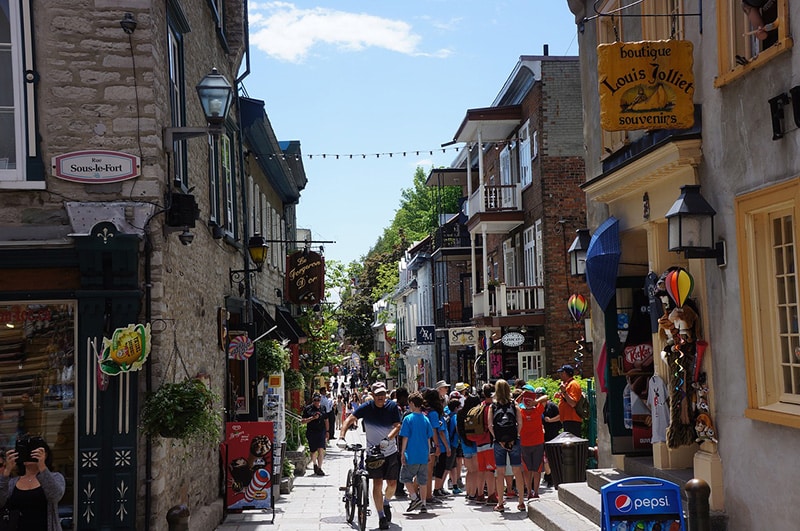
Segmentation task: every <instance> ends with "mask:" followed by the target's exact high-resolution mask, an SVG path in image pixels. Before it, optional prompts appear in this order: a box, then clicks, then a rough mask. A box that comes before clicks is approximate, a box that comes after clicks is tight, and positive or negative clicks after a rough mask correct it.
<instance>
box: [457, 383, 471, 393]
mask: <svg viewBox="0 0 800 531" xmlns="http://www.w3.org/2000/svg"><path fill="white" fill-rule="evenodd" d="M467 389H469V384H468V383H466V382H458V383H457V384H456V391H458V392H462V391H466V390H467Z"/></svg>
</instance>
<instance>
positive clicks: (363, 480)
mask: <svg viewBox="0 0 800 531" xmlns="http://www.w3.org/2000/svg"><path fill="white" fill-rule="evenodd" d="M358 483H359V487H358V491H359V492H358V500H357V502H358V528H359V529H360V530H361V531H365V530H366V529H367V512H369V477H367V476H359V477H358Z"/></svg>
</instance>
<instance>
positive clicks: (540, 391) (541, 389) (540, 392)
mask: <svg viewBox="0 0 800 531" xmlns="http://www.w3.org/2000/svg"><path fill="white" fill-rule="evenodd" d="M533 392H534V393H536V394H537V395H546V394H547V389H545V388H544V387H537V388H536V389H534V390H533Z"/></svg>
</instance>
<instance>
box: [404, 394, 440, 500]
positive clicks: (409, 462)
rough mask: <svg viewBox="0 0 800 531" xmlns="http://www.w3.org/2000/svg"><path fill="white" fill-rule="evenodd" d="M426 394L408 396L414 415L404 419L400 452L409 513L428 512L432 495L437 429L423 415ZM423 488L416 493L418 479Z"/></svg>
mask: <svg viewBox="0 0 800 531" xmlns="http://www.w3.org/2000/svg"><path fill="white" fill-rule="evenodd" d="M422 403H423V400H422V395H421V394H420V393H418V392H415V393H411V395H410V396H409V397H408V407H409V409H410V410H411V413H409V414H408V415H406V417H405V418H404V419H403V424H402V425H401V426H400V436H401V437H402V439H401V440H402V448H401V451H400V463H401V467H400V481H401V482H402V483H405V485H406V489H407V491H408V494H409V496H411V503H410V504H409V505H408V510H407V511H406V512H411V511H414V510H416V509H419V512H421V513H427V512H428V509H427V507H426V505H425V500H426V498H427V494H428V492H427V491H428V453H429V449H430V446H431V443H432V442H433V441H432V439H433V427H431V423H430V421H429V420H428V417H426V416H425V414H424V413H422V411H421V409H422ZM415 479H416V484H417V485H419V492H417V490H416V486H415V483H414V480H415Z"/></svg>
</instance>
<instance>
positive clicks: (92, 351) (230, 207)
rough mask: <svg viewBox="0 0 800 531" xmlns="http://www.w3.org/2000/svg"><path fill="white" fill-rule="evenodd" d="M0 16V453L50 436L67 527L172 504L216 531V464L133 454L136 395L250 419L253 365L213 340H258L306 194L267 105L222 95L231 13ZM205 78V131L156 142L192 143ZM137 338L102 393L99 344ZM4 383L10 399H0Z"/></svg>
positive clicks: (176, 4)
mask: <svg viewBox="0 0 800 531" xmlns="http://www.w3.org/2000/svg"><path fill="white" fill-rule="evenodd" d="M0 6H2V8H3V9H0V41H3V40H7V41H8V42H0V44H7V45H8V46H6V47H5V48H4V49H5V50H10V53H8V54H6V56H7V57H9V56H10V60H9V61H8V62H3V63H2V66H0V78H2V79H7V80H10V82H9V84H8V86H9V87H10V93H11V95H10V96H9V95H8V94H7V92H6V93H4V94H5V96H4V97H5V98H6V100H7V101H4V102H2V103H0V105H3V106H4V107H3V110H2V111H0V113H2V114H0V137H2V138H3V140H0V203H1V204H2V206H3V208H2V209H0V269H2V273H3V274H2V275H0V315H2V316H3V319H4V323H5V324H4V327H5V328H4V330H3V331H2V332H3V333H2V334H0V345H2V346H1V347H0V350H2V352H3V353H4V357H3V358H2V361H0V382H5V383H4V384H0V385H1V386H2V387H3V389H0V392H2V393H3V397H4V398H3V399H4V409H5V411H6V412H7V414H6V416H5V418H6V419H12V420H7V422H4V423H2V426H0V433H2V435H1V437H2V444H3V445H4V446H5V445H9V444H13V441H14V440H15V438H16V437H17V436H18V435H20V434H21V433H24V432H30V433H40V434H42V435H44V436H45V438H46V439H47V440H48V442H49V443H50V445H51V446H52V447H53V450H54V457H56V462H55V465H54V466H55V467H56V468H57V469H58V470H59V471H60V472H62V473H64V474H65V476H66V477H67V486H68V489H67V494H66V495H65V497H64V499H63V500H62V506H63V507H62V508H61V510H62V514H63V515H64V517H65V519H66V518H70V519H71V520H72V522H73V525H74V528H75V529H101V528H102V529H107V528H112V527H113V528H115V529H166V520H165V515H166V513H167V511H168V509H169V508H170V507H172V506H174V505H177V504H186V505H187V506H188V507H189V508H190V510H191V512H192V514H193V517H192V528H193V529H211V528H213V527H214V525H216V523H218V522H219V521H220V519H221V516H222V501H221V494H222V492H223V488H224V485H223V484H224V480H223V477H224V476H223V467H222V465H221V462H220V457H219V455H220V452H219V449H218V448H217V446H216V445H202V444H198V443H190V444H189V446H188V447H184V446H182V445H181V444H175V443H174V442H173V441H171V440H170V439H164V438H161V437H153V438H148V437H145V436H144V435H142V433H141V431H140V429H139V426H138V415H139V408H140V406H141V402H142V399H143V397H144V396H145V394H146V393H147V392H148V391H150V390H154V389H156V388H158V386H159V385H161V384H162V383H164V382H172V381H178V380H182V379H183V378H186V377H189V378H195V377H201V378H203V379H204V380H205V381H207V382H208V383H209V385H210V387H211V389H212V390H213V391H214V392H215V393H216V394H218V395H219V396H220V397H221V399H222V400H221V403H219V404H215V406H216V407H219V408H220V409H222V408H223V407H224V408H225V411H226V414H225V417H226V419H225V420H257V418H258V416H259V411H258V403H259V402H258V398H257V397H256V396H255V391H254V389H255V388H256V386H255V383H256V382H254V378H255V373H256V371H255V365H254V359H252V361H244V362H233V361H229V360H228V359H227V354H226V351H225V347H226V344H227V339H228V336H227V332H226V330H244V331H247V332H250V333H251V334H255V333H256V332H258V331H260V330H265V329H266V330H268V329H269V328H270V327H269V324H270V323H269V322H265V319H269V318H270V316H269V315H267V316H266V317H259V312H258V311H255V312H254V308H255V306H256V305H258V307H259V308H263V309H266V313H267V314H270V313H273V312H275V311H276V306H278V305H281V306H282V305H283V301H282V299H281V297H280V296H279V293H280V292H279V291H276V290H279V289H280V288H282V286H283V272H284V256H285V254H286V250H287V243H286V242H292V241H293V240H294V239H295V238H294V230H295V229H296V220H295V215H294V205H295V204H296V203H297V202H298V200H299V197H300V191H301V190H302V189H303V187H304V186H305V183H306V181H305V174H304V173H303V169H302V162H301V160H302V159H301V154H300V148H299V143H298V142H294V143H283V144H282V143H278V141H277V140H276V138H275V135H274V132H272V129H271V126H270V125H269V121H268V119H267V118H266V113H265V111H264V109H263V102H258V101H257V100H247V101H245V100H244V99H240V98H239V97H238V96H237V94H238V93H239V89H240V87H241V84H242V83H243V81H244V79H245V78H246V76H247V73H249V60H247V58H248V55H247V54H248V50H247V11H246V2H244V1H237V0H211V1H206V0H167V1H166V2H152V1H149V0H137V1H134V2H125V3H120V2H117V1H112V0H90V1H81V2H73V1H65V0H4V1H1V2H0ZM212 68H216V69H217V71H218V73H219V74H220V75H221V76H222V77H223V78H224V79H225V80H227V82H228V83H229V84H230V85H231V89H232V97H231V99H232V102H233V103H232V106H231V110H230V112H229V113H228V114H227V117H226V119H225V120H224V121H223V122H222V124H221V127H220V130H219V131H217V133H216V134H209V133H208V132H207V131H202V130H201V131H200V133H199V134H195V135H194V136H191V137H190V138H185V139H182V138H181V136H180V135H181V134H182V132H181V129H176V130H173V133H174V134H175V136H174V139H175V142H174V143H172V144H169V143H168V142H165V137H166V135H165V128H194V129H197V128H204V127H205V126H206V123H207V121H206V118H205V115H204V113H203V110H202V108H201V106H200V104H199V102H198V98H197V95H196V93H195V86H196V85H197V84H198V83H200V82H201V80H203V79H204V76H206V75H207V74H209V73H210V72H211V71H212ZM9 99H10V101H9ZM215 104H216V103H215V102H212V107H213V105H215ZM9 109H10V110H9ZM245 125H246V126H247V127H245ZM168 144H169V145H168ZM77 152H90V153H84V154H83V155H82V156H83V157H84V158H80V159H75V158H74V157H78V156H79V155H78V154H77ZM71 157H72V158H71ZM62 159H63V161H64V162H63V163H62ZM70 160H79V161H80V163H79V164H72V165H71V164H70V163H69V161H70ZM87 161H90V162H87ZM120 161H121V162H120ZM298 161H299V162H298ZM95 162H97V164H98V166H96V167H95V168H94V169H93V170H91V171H81V170H80V166H81V165H83V166H86V165H87V164H93V163H95ZM121 165H123V166H124V165H127V166H125V168H126V169H127V173H128V174H127V175H122V176H121V175H120V174H119V173H115V172H116V171H117V166H120V167H121ZM257 232H258V233H260V234H262V235H263V237H264V238H266V239H268V240H275V241H276V243H272V244H271V249H270V251H269V253H268V255H267V260H266V262H265V264H264V266H263V271H262V272H260V273H256V272H254V269H255V265H254V264H253V262H251V261H250V260H249V259H248V257H247V254H248V253H247V243H248V241H249V240H250V238H251V237H252V236H253V235H254V234H255V233H257ZM236 271H241V272H243V274H242V275H240V276H239V277H234V272H236ZM135 323H142V324H146V323H149V324H150V326H151V333H152V351H151V353H150V357H149V359H148V360H147V362H146V363H145V364H144V366H143V367H142V369H141V370H140V371H138V372H129V373H125V374H119V375H116V376H109V377H108V378H107V380H106V379H104V378H103V377H101V375H100V373H99V372H98V370H97V369H98V367H97V366H98V354H101V353H102V345H103V343H102V341H103V338H104V337H105V338H109V337H111V334H112V333H113V332H114V331H115V330H116V329H119V328H123V327H126V326H128V325H131V324H135ZM226 324H227V326H226ZM266 330H265V331H266ZM273 336H274V337H276V338H283V337H285V334H283V335H282V334H281V329H280V327H279V329H278V331H277V332H274V333H273ZM251 337H252V335H251ZM295 340H296V338H295ZM12 370H13V371H14V372H20V371H21V372H20V374H22V375H24V376H25V378H24V385H22V386H11V385H10V384H9V383H8V382H9V381H10V379H11V378H12V376H14V375H13V374H12ZM237 386H238V391H237ZM237 393H238V394H237ZM222 430H223V426H222V425H220V439H221V437H222V433H223V431H222Z"/></svg>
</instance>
